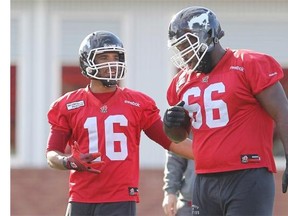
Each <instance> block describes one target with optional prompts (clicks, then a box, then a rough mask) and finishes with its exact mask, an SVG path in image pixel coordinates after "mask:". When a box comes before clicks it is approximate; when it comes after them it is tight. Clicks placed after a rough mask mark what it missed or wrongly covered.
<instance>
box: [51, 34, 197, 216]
mask: <svg viewBox="0 0 288 216" xmlns="http://www.w3.org/2000/svg"><path fill="white" fill-rule="evenodd" d="M79 59H80V68H81V71H82V74H83V75H84V76H86V77H88V78H89V79H90V84H89V85H88V86H87V87H86V88H81V89H78V90H75V91H72V92H68V93H66V94H65V95H63V96H62V97H60V98H59V99H57V100H56V101H55V102H53V103H52V105H51V107H50V109H49V112H48V114H47V116H48V121H49V124H50V125H51V129H50V135H49V137H48V141H47V154H46V157H47V162H48V164H49V165H50V166H51V167H52V168H55V169H60V170H65V169H66V170H67V169H68V170H71V172H70V180H69V203H68V206H67V212H66V216H79V215H85V216H88V215H91V216H94V215H95V216H96V215H115V216H116V215H119V216H120V215H121V216H123V215H125V216H128V215H135V214H136V203H137V202H139V195H138V182H139V144H140V135H141V131H144V132H145V133H146V135H147V136H148V137H149V138H151V139H152V140H153V141H155V142H156V143H158V144H160V145H161V146H163V148H165V149H167V150H170V151H173V152H175V153H177V154H180V155H182V156H185V157H188V158H193V154H192V144H191V140H189V139H186V140H185V141H184V142H181V143H178V144H175V143H172V142H171V141H170V140H169V139H168V138H167V136H166V135H165V133H164V131H163V124H162V121H161V116H160V114H159V109H158V108H157V106H156V104H155V102H154V100H153V99H152V98H150V97H149V96H147V95H145V94H143V93H141V92H138V91H134V90H131V89H128V88H121V87H119V86H118V83H119V81H120V80H122V79H124V77H125V75H126V65H125V50H124V48H123V44H122V42H121V40H120V39H119V38H118V37H117V36H116V35H114V34H113V33H111V32H107V31H96V32H93V33H91V34H89V35H88V36H87V37H86V38H85V39H84V40H83V41H82V43H81V45H80V48H79ZM67 143H68V144H69V145H70V146H71V147H72V154H71V155H66V154H65V148H66V145H67Z"/></svg>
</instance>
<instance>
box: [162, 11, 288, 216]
mask: <svg viewBox="0 0 288 216" xmlns="http://www.w3.org/2000/svg"><path fill="white" fill-rule="evenodd" d="M168 34H169V46H170V48H171V49H172V50H173V51H174V55H173V56H172V61H173V62H174V64H175V65H176V66H177V67H178V68H179V69H181V70H182V71H181V72H179V73H177V74H176V75H175V77H174V78H173V80H172V82H171V84H170V86H169V87H168V90H167V100H168V102H169V104H170V105H171V106H173V105H175V104H178V103H179V101H184V106H183V108H184V109H171V108H169V109H168V111H166V112H165V115H164V126H165V127H166V126H169V127H172V126H173V125H174V124H177V125H178V124H181V123H183V122H184V119H183V116H184V115H183V112H185V111H186V112H189V116H190V117H191V119H192V129H191V130H192V134H193V143H192V146H193V153H194V157H195V170H196V173H197V176H196V180H195V185H194V191H193V198H192V200H193V215H197V216H199V215H250V216H251V215H272V213H273V203H274V196H275V185H274V177H273V173H275V172H276V167H275V162H274V158H273V152H272V147H273V142H272V140H273V127H274V123H275V125H276V127H277V129H278V133H279V135H280V137H281V141H282V143H283V146H284V151H285V156H286V169H285V171H284V175H283V181H282V191H283V193H285V192H286V191H287V184H288V168H287V165H288V164H287V163H288V133H287V132H288V102H287V98H286V97H285V93H284V90H283V88H282V86H281V84H280V82H279V80H281V79H282V77H283V71H282V69H281V66H280V65H279V63H277V62H276V60H275V59H274V58H272V57H271V56H269V55H267V54H264V53H259V52H254V51H251V50H244V49H239V50H232V49H230V48H226V49H225V48H223V47H222V46H221V45H220V43H219V40H220V39H221V38H222V36H223V35H224V32H223V31H222V29H221V26H220V23H219V21H218V19H217V18H216V15H215V14H214V13H213V12H212V11H211V10H210V9H208V8H205V7H198V6H196V7H188V8H185V9H183V10H181V11H179V12H178V13H177V14H176V15H175V16H173V18H172V20H171V22H170V24H169V33H168ZM170 119H173V121H170Z"/></svg>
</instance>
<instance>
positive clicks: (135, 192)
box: [128, 187, 138, 196]
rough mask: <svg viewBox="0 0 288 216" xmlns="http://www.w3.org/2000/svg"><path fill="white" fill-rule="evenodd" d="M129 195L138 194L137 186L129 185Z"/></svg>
mask: <svg viewBox="0 0 288 216" xmlns="http://www.w3.org/2000/svg"><path fill="white" fill-rule="evenodd" d="M128 192H129V196H137V195H138V188H137V187H128Z"/></svg>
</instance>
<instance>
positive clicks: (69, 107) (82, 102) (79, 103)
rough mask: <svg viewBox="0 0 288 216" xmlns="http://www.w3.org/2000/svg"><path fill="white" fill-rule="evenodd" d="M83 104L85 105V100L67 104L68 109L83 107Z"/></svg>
mask: <svg viewBox="0 0 288 216" xmlns="http://www.w3.org/2000/svg"><path fill="white" fill-rule="evenodd" d="M82 106H84V101H83V100H81V101H75V102H72V103H68V104H66V107H67V109H68V110H72V109H77V108H79V107H82Z"/></svg>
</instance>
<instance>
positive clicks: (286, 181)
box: [282, 155, 288, 193]
mask: <svg viewBox="0 0 288 216" xmlns="http://www.w3.org/2000/svg"><path fill="white" fill-rule="evenodd" d="M287 187H288V155H286V169H285V171H284V173H283V176H282V192H283V193H286V192H287Z"/></svg>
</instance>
